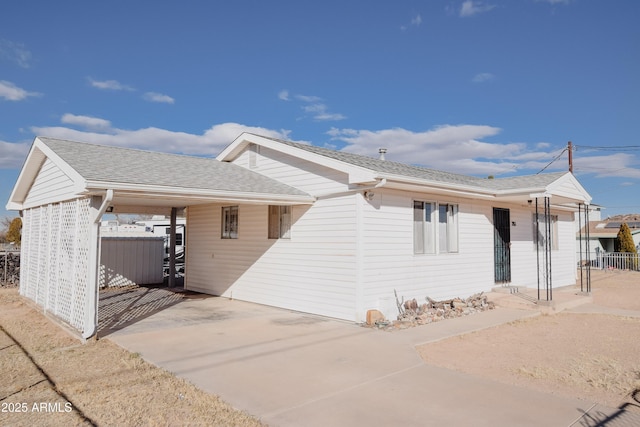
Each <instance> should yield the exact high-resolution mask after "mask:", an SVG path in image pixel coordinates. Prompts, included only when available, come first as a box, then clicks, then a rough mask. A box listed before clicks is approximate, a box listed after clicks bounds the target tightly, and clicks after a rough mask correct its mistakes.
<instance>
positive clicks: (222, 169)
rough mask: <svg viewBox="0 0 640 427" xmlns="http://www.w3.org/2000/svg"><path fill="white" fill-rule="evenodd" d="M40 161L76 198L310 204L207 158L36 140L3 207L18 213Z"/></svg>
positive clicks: (274, 183) (267, 180)
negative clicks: (192, 197)
mask: <svg viewBox="0 0 640 427" xmlns="http://www.w3.org/2000/svg"><path fill="white" fill-rule="evenodd" d="M46 159H49V160H51V161H52V162H53V163H55V165H56V166H57V167H58V168H60V170H63V171H65V173H66V174H67V176H69V177H70V178H71V180H72V181H73V183H74V185H75V186H76V187H77V192H78V194H82V193H85V194H89V193H91V192H92V191H94V190H96V191H97V190H104V189H116V190H118V189H119V190H132V191H133V190H145V191H147V192H148V193H157V194H159V193H162V192H173V193H177V194H182V195H188V194H199V195H210V194H214V193H215V194H219V193H225V194H230V193H236V194H243V195H248V197H263V196H265V195H274V196H278V197H283V198H289V199H291V200H294V199H296V198H298V199H300V201H301V202H309V201H311V200H312V198H311V196H309V195H308V194H307V193H305V192H303V191H301V190H298V189H296V188H294V187H291V186H289V185H286V184H283V183H280V182H278V181H275V180H273V179H270V178H268V177H265V176H263V175H260V174H258V173H255V172H253V171H250V170H247V169H245V168H242V167H240V166H237V165H234V164H230V163H223V162H219V161H217V160H215V159H211V158H201V157H193V156H183V155H177V154H166V153H158V152H151V151H144V150H136V149H130V148H121V147H112V146H104V145H95V144H87V143H80V142H74V141H67V140H61V139H54V138H46V137H37V138H36V139H35V140H34V143H33V145H32V148H31V150H30V152H29V155H28V156H27V160H26V162H25V164H24V166H23V168H22V171H21V173H20V176H19V178H18V181H17V182H16V185H15V187H14V190H13V192H12V194H11V197H10V200H9V204H8V205H7V208H8V209H22V202H24V200H25V199H26V197H27V194H28V192H29V190H30V188H31V186H32V185H33V183H34V181H35V179H36V177H37V174H38V171H39V169H40V167H41V166H42V164H44V162H45V160H46Z"/></svg>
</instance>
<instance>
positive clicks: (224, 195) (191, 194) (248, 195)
mask: <svg viewBox="0 0 640 427" xmlns="http://www.w3.org/2000/svg"><path fill="white" fill-rule="evenodd" d="M105 188H110V189H112V190H114V192H115V194H116V196H115V197H118V196H132V195H138V196H140V197H146V198H159V197H165V198H169V199H174V200H184V201H185V202H187V201H188V200H189V199H198V200H203V199H208V200H212V201H215V200H218V199H220V200H237V201H247V202H251V201H254V202H255V201H263V202H264V201H277V202H280V203H290V204H313V203H314V202H315V200H316V199H315V198H314V197H312V196H306V195H305V196H302V195H301V196H298V195H289V194H274V193H253V192H241V191H224V190H211V189H206V188H205V189H199V188H183V187H164V186H158V185H145V184H123V183H114V182H89V183H87V189H86V194H102V193H104V190H105ZM186 205H188V203H186V204H185V206H186Z"/></svg>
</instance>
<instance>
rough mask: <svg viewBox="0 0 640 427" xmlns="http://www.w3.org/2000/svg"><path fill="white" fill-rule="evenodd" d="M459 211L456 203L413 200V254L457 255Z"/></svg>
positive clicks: (458, 249)
mask: <svg viewBox="0 0 640 427" xmlns="http://www.w3.org/2000/svg"><path fill="white" fill-rule="evenodd" d="M459 210H460V209H459V205H458V204H457V203H448V202H447V203H444V202H442V203H441V202H437V201H432V200H414V201H413V253H414V254H416V255H423V254H425V255H437V254H445V253H446V254H452V253H459V252H460V245H459V235H460V226H459V220H458V217H459ZM443 219H444V220H443Z"/></svg>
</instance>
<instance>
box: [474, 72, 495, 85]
mask: <svg viewBox="0 0 640 427" xmlns="http://www.w3.org/2000/svg"><path fill="white" fill-rule="evenodd" d="M494 78H495V76H494V75H493V74H491V73H479V74H476V75H475V76H473V79H472V81H473V82H474V83H482V82H486V81H488V80H493V79H494Z"/></svg>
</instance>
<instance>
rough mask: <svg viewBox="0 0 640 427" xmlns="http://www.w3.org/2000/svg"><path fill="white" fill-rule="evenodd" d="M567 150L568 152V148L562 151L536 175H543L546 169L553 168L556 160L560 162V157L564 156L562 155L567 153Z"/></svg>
mask: <svg viewBox="0 0 640 427" xmlns="http://www.w3.org/2000/svg"><path fill="white" fill-rule="evenodd" d="M567 150H568V148H565V149H564V150H562V151H561V152H560V154H558V155H557V156H556V157H554V159H553V160H551V161H550V162H549V163H548V164H547V166H545V167H543V168H542V169H540V171H539V172H538V173H536V175H538V174H539V173H542V172H543V171H544V170H545V169H546V168H548V167H549V166H551V165H552V164H553V163H554V162H555V161H556V160H558V159H559V158H560V156H562V155H563V154H564V153H565V151H567Z"/></svg>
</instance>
